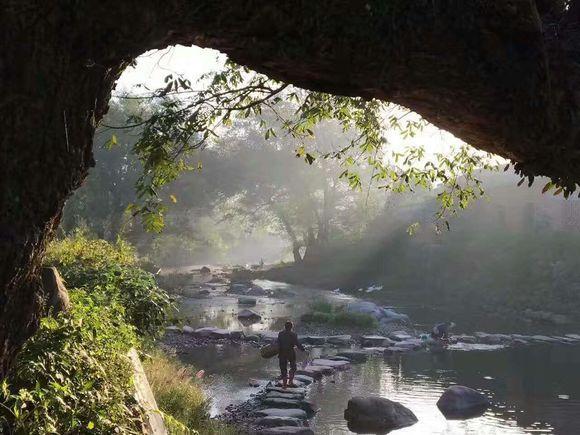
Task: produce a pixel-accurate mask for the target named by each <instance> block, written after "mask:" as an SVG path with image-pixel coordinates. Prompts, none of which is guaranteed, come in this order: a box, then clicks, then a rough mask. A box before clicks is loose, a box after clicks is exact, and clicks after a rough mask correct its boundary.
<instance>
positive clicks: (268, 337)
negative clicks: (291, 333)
mask: <svg viewBox="0 0 580 435" xmlns="http://www.w3.org/2000/svg"><path fill="white" fill-rule="evenodd" d="M257 335H258V336H259V337H260V338H262V340H264V341H274V340H278V333H277V332H275V331H261V332H258V333H257Z"/></svg>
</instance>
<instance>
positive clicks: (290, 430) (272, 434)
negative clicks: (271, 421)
mask: <svg viewBox="0 0 580 435" xmlns="http://www.w3.org/2000/svg"><path fill="white" fill-rule="evenodd" d="M258 434H260V435H314V432H313V431H312V429H309V428H307V427H296V426H280V427H270V428H267V429H262V430H261V431H259V432H258Z"/></svg>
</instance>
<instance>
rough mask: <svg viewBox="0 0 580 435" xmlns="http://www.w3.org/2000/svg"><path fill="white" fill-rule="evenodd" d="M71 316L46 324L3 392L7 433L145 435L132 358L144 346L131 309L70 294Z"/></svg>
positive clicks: (101, 297)
mask: <svg viewBox="0 0 580 435" xmlns="http://www.w3.org/2000/svg"><path fill="white" fill-rule="evenodd" d="M70 296H71V302H72V305H71V310H70V311H69V312H68V313H60V314H59V315H58V317H57V318H56V319H55V318H50V317H48V318H44V319H42V321H41V325H40V329H39V330H38V331H37V333H36V334H35V335H34V336H33V337H32V338H31V339H30V340H29V341H28V342H27V343H26V345H25V347H24V349H23V350H22V352H21V353H20V354H19V355H18V358H17V360H16V362H15V365H14V367H13V369H12V371H11V374H10V376H9V378H8V379H7V380H5V381H4V382H3V383H2V389H1V392H0V402H1V406H0V426H1V427H2V431H4V430H5V431H6V432H8V433H23V434H47V433H58V434H72V433H75V434H76V433H86V432H91V433H113V432H121V433H139V432H140V427H141V419H140V418H141V412H140V409H139V407H138V405H137V404H136V402H135V400H134V398H133V395H132V391H133V385H132V380H131V376H132V369H131V367H130V363H129V361H128V359H127V358H126V357H125V355H126V353H127V351H128V350H129V348H130V347H131V346H133V345H134V344H135V343H136V337H135V334H134V330H133V327H131V326H129V325H127V324H126V323H125V322H124V309H123V307H122V306H121V305H120V304H118V303H116V302H115V301H110V300H108V298H107V297H106V295H105V294H103V293H94V294H87V293H86V292H84V291H81V290H75V291H71V292H70Z"/></svg>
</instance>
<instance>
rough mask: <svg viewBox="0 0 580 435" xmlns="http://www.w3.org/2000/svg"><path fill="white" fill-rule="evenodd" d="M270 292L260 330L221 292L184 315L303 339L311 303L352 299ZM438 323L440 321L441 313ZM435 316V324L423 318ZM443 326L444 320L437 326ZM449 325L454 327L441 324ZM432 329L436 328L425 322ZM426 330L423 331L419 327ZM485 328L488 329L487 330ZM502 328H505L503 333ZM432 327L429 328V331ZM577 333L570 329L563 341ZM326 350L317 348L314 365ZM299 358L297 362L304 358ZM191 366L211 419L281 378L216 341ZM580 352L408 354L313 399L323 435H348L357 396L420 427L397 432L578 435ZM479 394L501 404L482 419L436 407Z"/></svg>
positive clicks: (416, 312)
mask: <svg viewBox="0 0 580 435" xmlns="http://www.w3.org/2000/svg"><path fill="white" fill-rule="evenodd" d="M255 282H256V283H257V284H258V285H260V286H262V287H264V288H266V289H272V290H273V291H274V292H275V293H278V294H279V295H280V297H279V298H277V297H274V298H267V297H264V298H258V302H257V305H256V307H253V308H252V309H253V310H254V311H256V312H258V313H260V314H261V315H262V322H260V323H256V324H254V325H251V326H243V325H241V324H240V322H239V321H238V319H237V316H236V314H237V312H238V310H239V306H238V304H237V296H236V295H232V296H229V295H225V294H224V288H220V287H216V289H215V290H212V293H211V295H210V297H208V298H205V299H194V298H182V299H181V301H180V311H181V316H182V317H184V318H186V319H188V321H189V323H190V324H191V326H194V327H196V326H216V327H220V328H224V329H232V330H233V329H236V330H240V329H241V330H243V331H244V332H245V334H246V335H249V334H252V333H253V332H257V331H278V330H280V329H281V328H282V325H283V323H284V321H285V320H286V319H288V318H292V320H294V321H295V324H296V331H297V332H298V334H300V333H301V325H300V322H299V319H300V316H301V315H302V314H303V313H305V312H306V311H307V310H308V307H309V305H310V304H311V303H312V301H313V300H318V299H321V298H324V299H327V300H329V301H331V302H333V303H337V304H338V303H344V302H345V301H349V300H352V299H353V298H352V297H350V296H346V295H342V294H336V293H332V292H329V291H324V290H317V289H310V288H305V287H300V286H294V285H288V284H283V283H276V282H271V281H255ZM398 309H399V310H400V311H401V312H404V313H406V314H408V315H409V316H410V317H411V319H412V320H413V321H415V322H417V321H423V322H431V321H433V319H430V318H428V317H432V316H429V315H427V314H426V310H425V307H420V306H417V307H413V306H412V305H409V306H407V307H398ZM432 315H433V316H436V315H437V313H433V314H432ZM425 317H427V319H426V318H425ZM439 320H441V319H439ZM443 320H447V319H443ZM453 320H454V321H455V322H456V323H458V331H457V332H458V333H464V332H473V330H475V329H473V330H469V329H467V330H466V329H463V328H461V325H462V324H463V325H469V326H467V328H472V327H474V325H473V319H472V318H469V319H465V321H463V320H462V319H461V316H459V318H458V319H453ZM477 323H478V325H476V326H479V328H478V329H477V330H480V331H487V332H510V333H513V332H527V333H542V332H545V329H541V328H538V327H537V326H536V327H534V326H529V325H528V326H524V327H520V328H519V330H517V331H511V330H510V331H505V330H504V331H492V329H491V325H482V324H481V321H478V322H477ZM425 325H428V323H425ZM421 326H422V325H419V326H418V327H419V328H421ZM486 326H487V329H486ZM496 328H497V325H496ZM424 329H428V326H426V327H425V328H424ZM573 332H578V331H575V330H570V328H565V330H562V331H559V333H560V334H565V333H573ZM325 351H326V350H325V349H324V348H315V349H312V350H311V352H310V356H309V357H310V358H312V357H316V356H318V355H320V354H321V353H324V352H325ZM298 353H299V360H300V359H302V360H304V359H305V358H306V355H304V354H302V355H300V352H298ZM178 357H179V358H180V359H181V360H182V361H183V362H185V363H190V364H193V365H194V366H195V367H196V368H198V369H204V370H205V372H206V378H207V379H208V386H207V394H208V396H209V397H211V399H212V413H213V414H214V415H217V414H219V413H221V412H223V411H224V410H225V408H226V406H228V405H229V404H232V403H234V404H235V403H241V402H244V401H245V400H247V399H248V398H249V397H250V396H251V395H252V394H254V393H256V391H257V389H256V388H252V387H250V386H249V384H248V381H249V379H251V378H252V379H258V380H267V379H271V378H274V377H276V376H277V375H278V367H277V359H276V358H273V359H271V360H265V359H262V358H261V357H260V355H259V352H258V350H257V348H256V347H255V346H253V345H251V344H248V343H241V344H231V343H228V344H223V343H212V344H210V345H208V346H207V347H203V348H191V349H188V350H187V351H185V352H181V353H179V354H178ZM579 368H580V345H562V344H560V345H558V344H534V345H529V346H522V347H515V348H505V349H500V350H494V351H449V352H445V353H441V354H431V353H426V352H415V353H406V354H401V355H394V356H391V357H387V358H385V357H382V356H381V357H371V358H369V359H368V361H367V362H366V363H363V364H356V365H353V366H352V369H350V370H347V371H343V372H337V373H336V374H335V375H333V376H330V377H326V378H324V379H323V380H322V381H320V382H316V383H315V384H314V385H313V386H312V387H311V389H310V392H309V396H308V399H309V400H310V401H312V402H313V403H314V404H316V406H317V407H318V408H320V411H319V412H318V413H317V415H316V417H315V418H314V419H313V420H311V426H312V428H313V430H314V431H315V433H317V434H349V433H352V432H350V431H349V430H348V429H347V427H346V421H345V420H344V418H343V412H344V410H345V408H346V405H347V402H348V400H349V398H351V397H352V396H355V395H380V396H382V397H386V398H388V399H391V400H395V401H398V402H401V403H402V404H404V405H405V406H407V407H408V408H410V409H411V410H412V411H413V412H414V413H415V415H416V416H417V418H418V419H419V422H418V423H417V424H415V425H414V426H411V427H408V428H404V429H400V430H398V431H396V433H397V434H401V435H406V434H421V435H425V434H449V435H455V434H457V435H459V434H462V435H463V434H478V435H485V434H528V433H534V434H538V433H541V434H562V435H571V434H575V433H580V377H579V376H578V370H579ZM454 384H459V385H466V386H469V387H472V388H475V389H477V390H479V391H481V392H483V393H484V394H486V395H487V396H488V397H489V398H490V399H491V401H492V403H493V405H492V406H491V407H490V408H489V409H488V411H487V412H486V413H485V414H484V415H483V416H481V417H478V418H475V419H471V420H465V421H451V420H446V419H445V418H444V417H443V415H442V414H441V413H440V412H439V410H438V408H437V407H436V405H435V403H436V402H437V400H438V399H439V396H440V395H441V393H442V392H443V391H444V390H445V388H447V387H448V386H450V385H454Z"/></svg>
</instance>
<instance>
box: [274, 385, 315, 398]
mask: <svg viewBox="0 0 580 435" xmlns="http://www.w3.org/2000/svg"><path fill="white" fill-rule="evenodd" d="M266 391H267V392H270V391H274V392H276V393H281V394H302V395H303V396H304V395H306V389H304V388H282V387H276V386H273V385H268V386H267V387H266Z"/></svg>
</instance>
